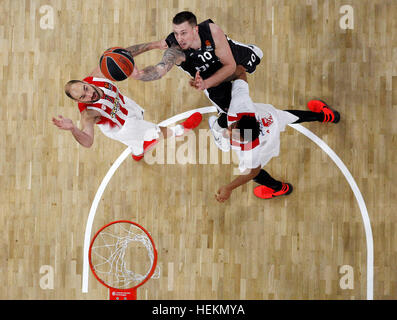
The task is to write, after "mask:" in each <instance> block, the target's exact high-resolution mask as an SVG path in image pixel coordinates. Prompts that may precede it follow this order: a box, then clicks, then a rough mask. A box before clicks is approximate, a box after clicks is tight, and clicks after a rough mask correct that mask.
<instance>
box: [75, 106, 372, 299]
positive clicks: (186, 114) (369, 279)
mask: <svg viewBox="0 0 397 320" xmlns="http://www.w3.org/2000/svg"><path fill="white" fill-rule="evenodd" d="M195 112H200V113H201V114H203V113H212V112H217V109H216V107H203V108H199V109H194V110H190V111H186V112H184V113H180V114H177V115H175V116H173V117H171V118H169V119H167V120H164V121H162V122H160V123H159V125H160V126H168V125H170V124H172V123H174V122H177V121H181V120H184V119H186V118H187V117H189V116H190V115H191V114H193V113H195ZM289 126H290V127H292V128H294V129H295V130H297V131H298V132H300V133H302V134H303V135H304V136H306V137H307V138H309V139H310V140H312V141H313V142H314V143H315V144H317V145H318V146H319V147H320V148H321V149H322V150H323V151H324V152H325V153H326V154H327V155H328V156H329V157H330V158H331V160H332V161H333V162H334V163H335V164H336V165H337V167H338V168H339V170H340V171H341V172H342V173H343V175H344V176H345V178H346V180H347V182H348V183H349V185H350V188H351V189H352V191H353V193H354V196H355V197H356V200H357V203H358V206H359V208H360V212H361V216H362V219H363V223H364V229H365V237H366V242H367V300H373V280H374V269H373V268H374V267H373V263H374V252H373V251H374V243H373V238H372V229H371V222H370V219H369V215H368V211H367V207H366V205H365V202H364V199H363V197H362V195H361V192H360V189H359V188H358V186H357V184H356V182H355V180H354V178H353V176H352V175H351V174H350V171H349V170H348V169H347V167H346V166H345V164H344V163H343V162H342V160H341V159H340V158H339V157H338V156H337V155H336V153H335V152H334V151H333V150H332V149H331V148H330V147H329V146H328V145H327V144H326V143H325V142H324V141H323V140H321V139H320V138H319V137H318V136H316V135H315V134H314V133H313V132H311V131H310V130H309V129H307V128H305V127H303V126H302V125H300V124H289ZM130 154H131V150H130V148H129V147H127V149H126V150H124V152H123V153H122V154H121V155H120V156H119V157H118V158H117V160H116V161H115V162H114V163H113V165H112V166H111V167H110V169H109V171H108V172H107V174H106V175H105V177H104V178H103V180H102V183H101V184H100V186H99V188H98V191H97V193H96V195H95V197H94V200H93V202H92V205H91V209H90V213H89V215H88V219H87V225H86V230H85V236H84V250H83V254H84V257H83V275H82V290H81V291H82V292H84V293H87V292H88V274H89V262H88V251H89V247H90V240H91V239H90V238H91V231H92V225H93V222H94V217H95V213H96V210H97V208H98V204H99V201H100V200H101V197H102V194H103V192H104V191H105V188H106V186H107V184H108V183H109V181H110V179H111V178H112V176H113V174H114V173H115V172H116V170H117V168H118V167H119V166H120V164H121V163H122V162H123V161H124V160H125V159H126V158H127V157H128V156H129V155H130Z"/></svg>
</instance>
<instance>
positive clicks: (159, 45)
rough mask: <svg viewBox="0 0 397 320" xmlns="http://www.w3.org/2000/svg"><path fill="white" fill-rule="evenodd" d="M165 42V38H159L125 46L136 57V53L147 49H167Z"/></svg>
mask: <svg viewBox="0 0 397 320" xmlns="http://www.w3.org/2000/svg"><path fill="white" fill-rule="evenodd" d="M167 48H168V46H167V43H166V42H165V40H164V39H163V40H159V41H153V42H148V43H141V44H136V45H133V46H131V47H128V48H125V49H126V50H128V51H129V52H130V53H131V55H132V56H133V57H136V56H137V55H139V54H141V53H144V52H146V51H149V50H153V49H163V50H164V49H167Z"/></svg>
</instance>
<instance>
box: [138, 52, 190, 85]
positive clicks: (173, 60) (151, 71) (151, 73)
mask: <svg viewBox="0 0 397 320" xmlns="http://www.w3.org/2000/svg"><path fill="white" fill-rule="evenodd" d="M185 59H186V57H185V54H184V53H183V52H182V50H181V49H180V48H179V46H172V47H170V48H168V49H167V50H165V52H164V55H163V58H162V59H161V61H160V62H159V63H158V64H156V65H155V66H148V67H146V68H144V69H142V70H141V71H139V75H138V76H137V77H136V79H138V80H142V81H153V80H158V79H160V78H162V77H163V76H164V75H165V74H166V73H167V72H168V71H170V70H171V68H172V67H173V66H174V65H175V64H181V63H182V62H183V61H185Z"/></svg>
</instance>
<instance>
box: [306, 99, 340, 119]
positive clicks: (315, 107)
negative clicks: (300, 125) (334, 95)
mask: <svg viewBox="0 0 397 320" xmlns="http://www.w3.org/2000/svg"><path fill="white" fill-rule="evenodd" d="M307 107H308V108H309V109H310V110H311V111H313V112H316V113H320V112H323V113H324V120H323V122H332V123H338V122H339V120H340V114H339V112H338V111H336V110H333V109H331V108H330V107H329V106H328V105H327V104H326V103H325V102H324V101H322V100H310V101H309V102H308V103H307Z"/></svg>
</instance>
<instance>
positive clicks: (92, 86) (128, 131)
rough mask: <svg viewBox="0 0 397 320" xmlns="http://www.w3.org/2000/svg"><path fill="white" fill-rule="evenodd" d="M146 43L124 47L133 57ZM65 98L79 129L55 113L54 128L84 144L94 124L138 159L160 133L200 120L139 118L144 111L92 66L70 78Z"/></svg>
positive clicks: (179, 129) (91, 137) (89, 141)
mask: <svg viewBox="0 0 397 320" xmlns="http://www.w3.org/2000/svg"><path fill="white" fill-rule="evenodd" d="M149 45H152V46H155V45H156V43H151V44H144V45H136V46H131V47H129V48H127V50H129V51H130V53H131V54H132V55H133V56H136V55H138V54H139V53H142V52H144V51H147V50H150V48H149ZM137 73H138V68H137V67H135V68H134V72H133V74H132V78H136V74H137ZM65 93H66V95H67V96H68V97H70V98H71V99H73V100H75V101H77V102H78V107H79V110H80V114H81V120H80V123H81V127H82V128H81V129H79V128H78V127H77V126H76V125H75V124H74V123H73V121H72V120H71V119H67V118H64V117H63V116H61V115H60V116H59V118H53V119H52V120H53V123H54V125H56V126H57V127H58V128H60V129H63V130H69V131H71V133H72V135H73V137H74V138H75V139H76V140H77V142H79V143H80V144H81V145H82V146H84V147H87V148H89V147H91V146H92V144H93V142H94V125H95V124H96V125H98V127H99V128H100V130H101V131H102V133H103V134H105V135H106V136H107V137H109V138H111V139H114V140H117V141H120V142H122V143H124V144H125V145H127V146H129V147H130V149H131V152H132V157H133V158H134V159H135V160H137V161H138V160H140V159H142V157H143V154H144V152H146V151H148V150H149V149H150V148H151V147H153V146H154V145H155V144H156V143H157V142H158V141H159V139H160V138H161V136H163V137H164V138H167V137H170V136H181V135H183V134H184V133H185V132H186V131H187V130H191V129H193V128H195V127H197V126H198V125H199V124H200V122H201V119H202V116H201V114H200V113H198V112H197V113H194V114H192V115H191V116H190V117H189V118H188V119H187V120H185V121H184V122H183V123H181V124H178V125H176V126H173V127H160V126H158V125H157V124H154V123H151V122H148V121H145V120H144V119H143V113H144V110H143V109H142V108H141V107H140V106H139V105H138V104H137V103H136V102H135V101H133V100H132V99H130V98H128V97H126V96H124V95H123V94H121V92H120V90H119V89H118V88H117V86H116V85H115V84H114V83H113V82H112V81H110V80H108V79H106V77H105V76H104V75H103V74H102V72H101V70H100V68H99V67H96V68H95V69H94V70H93V71H92V72H91V74H90V75H89V76H88V77H86V78H84V79H83V80H71V81H69V82H68V83H67V84H66V85H65Z"/></svg>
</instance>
